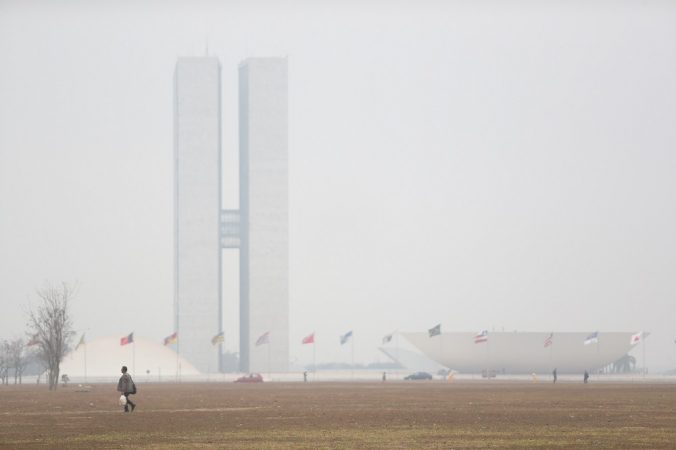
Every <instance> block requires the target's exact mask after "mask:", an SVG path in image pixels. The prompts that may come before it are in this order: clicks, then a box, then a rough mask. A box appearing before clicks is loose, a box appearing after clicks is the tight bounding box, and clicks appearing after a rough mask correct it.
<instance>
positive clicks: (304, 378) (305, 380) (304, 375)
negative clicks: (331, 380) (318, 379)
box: [303, 370, 307, 383]
mask: <svg viewBox="0 0 676 450" xmlns="http://www.w3.org/2000/svg"><path fill="white" fill-rule="evenodd" d="M303 381H304V382H306V383H307V370H306V371H305V372H303Z"/></svg>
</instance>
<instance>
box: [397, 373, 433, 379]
mask: <svg viewBox="0 0 676 450" xmlns="http://www.w3.org/2000/svg"><path fill="white" fill-rule="evenodd" d="M431 379H432V375H430V374H429V373H427V372H416V373H412V374H411V375H409V376H407V377H404V380H431Z"/></svg>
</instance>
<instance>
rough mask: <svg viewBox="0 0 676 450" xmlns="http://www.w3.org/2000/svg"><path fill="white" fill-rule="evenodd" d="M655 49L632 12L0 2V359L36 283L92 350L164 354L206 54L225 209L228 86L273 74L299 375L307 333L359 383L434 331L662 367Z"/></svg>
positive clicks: (661, 129) (230, 263)
mask: <svg viewBox="0 0 676 450" xmlns="http://www.w3.org/2000/svg"><path fill="white" fill-rule="evenodd" d="M675 48H676V4H675V3H673V2H661V1H650V0H646V1H615V2H594V3H593V4H590V3H589V2H583V1H580V2H576V1H572V2H547V1H545V2H537V3H533V2H516V1H515V2H498V1H496V2H489V1H486V2H476V1H468V2H448V4H447V3H445V2H436V1H395V2H378V1H374V2H344V1H340V2H339V1H335V2H330V1H328V2H318V3H315V2H301V1H282V2H262V1H259V2H255V1H254V2H244V1H242V2H220V1H213V2H176V1H175V2H159V1H158V2H153V1H148V2H141V3H140V4H137V3H136V2H122V1H121V2H106V3H101V2H95V3H92V2H80V1H70V2H69V1H64V2H47V1H44V2H39V1H2V2H0V255H1V256H0V280H1V282H0V307H1V308H2V314H0V338H8V337H10V336H12V335H13V334H18V333H21V332H23V331H25V325H24V324H25V319H24V316H23V311H22V308H21V305H22V304H25V303H26V302H27V300H28V299H32V300H33V301H35V300H36V299H37V296H36V289H37V288H39V287H40V286H41V285H42V284H43V282H44V281H45V280H52V281H56V282H58V281H60V280H65V281H75V280H78V281H79V282H81V283H82V286H81V289H80V293H79V296H78V298H77V299H76V300H75V302H74V303H73V313H74V316H75V328H76V329H85V328H88V331H87V333H88V339H92V340H93V339H96V338H99V337H104V336H108V335H111V334H126V333H130V332H132V331H134V332H135V333H136V335H138V336H142V337H145V338H148V339H153V340H156V341H161V340H162V339H163V338H164V337H166V336H168V335H170V334H171V333H173V316H172V314H173V306H172V304H173V161H172V157H173V128H172V127H173V121H172V102H173V90H172V77H173V70H174V65H175V64H176V59H177V57H179V56H201V55H204V54H206V53H207V51H208V53H209V54H211V55H216V56H218V58H219V59H220V61H221V64H222V69H223V70H222V110H223V124H222V130H223V131H222V133H223V134H222V149H223V199H224V204H223V207H224V208H231V209H235V208H237V207H238V205H237V202H238V191H237V189H238V184H237V173H238V166H237V163H238V159H237V154H238V118H237V111H238V109H237V93H238V87H237V66H238V64H239V63H240V62H241V61H242V60H244V59H246V58H247V57H259V56H281V57H283V56H288V57H289V105H290V109H289V121H290V122H289V179H290V197H289V202H290V210H289V214H290V255H291V259H290V310H291V316H290V318H291V347H290V353H291V355H292V356H294V357H296V358H297V361H298V362H299V363H309V362H311V360H312V352H311V349H308V348H307V347H309V346H305V347H306V348H303V347H301V345H300V342H301V339H302V338H303V337H305V336H306V335H308V334H310V333H311V332H313V331H315V332H316V342H317V348H316V350H317V363H322V362H329V361H346V362H349V361H350V357H351V356H350V348H349V346H342V347H341V346H340V344H339V339H338V338H339V335H341V334H344V333H346V332H348V331H350V330H353V332H354V338H355V344H354V351H355V362H360V363H369V362H372V361H374V360H380V361H384V360H385V356H384V355H383V354H382V353H381V352H379V351H378V350H377V347H378V346H379V345H380V344H381V339H382V337H383V335H385V334H388V333H391V332H393V331H394V330H402V331H425V330H427V329H428V328H431V327H432V326H435V325H437V324H438V323H441V324H442V331H444V332H450V331H475V332H476V331H479V330H483V329H488V330H491V329H493V328H494V329H495V330H496V331H498V330H502V329H503V327H504V329H505V330H519V331H543V332H549V331H582V332H592V331H596V330H598V331H599V333H600V335H601V336H602V333H603V332H604V331H632V332H638V331H641V330H646V331H648V332H651V335H650V336H649V337H648V338H647V339H646V350H647V355H646V363H647V366H648V368H649V369H650V371H651V372H656V371H660V370H662V371H664V370H670V369H674V368H676V344H674V339H676V331H674V327H673V317H674V316H675V315H676V301H675V300H676V277H674V273H676V237H675V236H676V235H675V233H674V230H676V202H675V201H674V200H675V193H676V177H675V176H674V174H676V151H675V149H676V127H674V126H673V124H674V121H675V119H676V90H674V88H673V80H674V79H675V78H676V52H674V49H675ZM236 255H237V253H236V251H225V253H224V271H225V272H226V275H225V277H224V297H223V301H224V323H225V338H226V344H225V348H226V349H229V350H230V351H238V336H239V334H238V321H239V318H238V310H239V308H238V302H239V299H238V273H237V272H236V267H237V256H236ZM270 339H274V336H271V337H270ZM581 345H582V344H581ZM637 352H638V353H637V356H638V355H640V350H637ZM637 359H638V358H637Z"/></svg>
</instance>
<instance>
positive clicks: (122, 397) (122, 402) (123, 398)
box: [120, 394, 127, 406]
mask: <svg viewBox="0 0 676 450" xmlns="http://www.w3.org/2000/svg"><path fill="white" fill-rule="evenodd" d="M126 404H127V397H125V396H124V394H122V395H120V406H124V405H126Z"/></svg>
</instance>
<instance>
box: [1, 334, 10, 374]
mask: <svg viewBox="0 0 676 450" xmlns="http://www.w3.org/2000/svg"><path fill="white" fill-rule="evenodd" d="M9 354H10V351H9V342H7V341H6V340H4V339H3V341H2V342H0V385H3V384H8V380H9V367H10V356H9Z"/></svg>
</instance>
